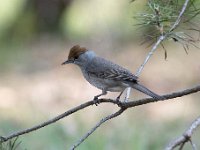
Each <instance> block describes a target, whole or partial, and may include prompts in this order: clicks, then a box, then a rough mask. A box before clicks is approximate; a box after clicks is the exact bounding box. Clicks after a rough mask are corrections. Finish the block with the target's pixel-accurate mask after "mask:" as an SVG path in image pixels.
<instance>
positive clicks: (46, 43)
mask: <svg viewBox="0 0 200 150" xmlns="http://www.w3.org/2000/svg"><path fill="white" fill-rule="evenodd" d="M145 2H146V1H145V0H140V1H136V2H134V3H130V1H129V0H125V1H118V2H116V1H114V0H88V1H83V0H6V1H3V0H1V1H0V20H1V21H0V135H2V136H3V135H8V134H10V133H13V132H14V131H17V130H21V129H24V128H29V127H31V126H33V125H36V124H38V123H41V122H43V121H46V120H48V119H50V118H53V117H55V116H56V115H58V114H60V113H63V112H64V111H66V110H68V109H70V108H73V107H75V106H77V105H79V104H81V103H84V102H86V101H88V100H91V99H92V98H93V96H94V95H97V94H98V93H99V92H100V91H99V90H98V89H96V88H94V87H93V86H91V85H89V83H87V82H86V81H85V79H84V78H83V77H82V75H81V72H80V70H79V68H77V67H76V66H74V65H69V66H61V65H60V64H61V63H62V62H63V61H64V60H66V58H67V56H68V52H69V49H70V47H72V46H73V45H75V44H80V45H81V46H85V47H87V48H89V49H92V50H94V51H95V52H96V53H97V54H98V55H101V56H102V57H105V58H107V59H110V60H112V61H114V62H116V63H118V64H120V65H122V66H124V67H126V68H128V69H130V70H131V71H132V72H133V73H134V72H136V70H137V68H138V67H139V66H140V64H141V63H142V62H143V60H144V58H145V56H146V54H147V53H148V51H149V47H148V48H147V45H141V44H140V43H141V41H142V40H141V39H140V38H139V37H140V35H141V34H142V33H141V32H142V31H143V30H139V29H138V27H136V26H134V24H135V23H137V22H136V20H134V19H133V16H134V14H136V13H137V12H139V11H142V10H143V7H144V3H145ZM165 46H166V49H167V51H168V58H167V60H165V59H164V51H163V49H162V48H159V49H158V50H157V51H156V52H155V54H154V56H153V57H152V58H151V60H150V61H149V62H148V64H147V65H146V67H145V69H144V70H143V72H142V74H141V76H140V82H141V83H142V84H144V85H145V86H147V87H148V88H150V89H152V90H153V91H155V92H156V93H158V94H166V93H171V92H173V91H179V90H181V89H185V88H188V87H192V86H194V85H197V84H198V83H199V82H200V64H199V60H200V54H199V52H200V51H199V49H196V48H193V47H190V50H189V54H188V55H186V54H185V52H184V50H183V48H182V46H181V45H179V44H174V43H171V42H168V44H167V45H165ZM83 89H84V90H83ZM117 94H118V93H109V94H108V96H106V97H109V98H115V97H116V96H117ZM141 97H145V95H143V94H141V93H139V92H136V91H132V95H131V99H138V98H141ZM198 100H199V93H197V94H193V95H189V96H185V97H182V98H177V99H175V100H171V101H166V102H159V103H153V104H148V105H145V106H140V107H137V108H132V109H129V110H128V111H126V112H125V113H124V114H122V115H121V116H119V117H118V118H115V119H113V120H111V121H109V122H107V123H105V124H104V125H102V126H101V127H100V128H99V129H98V130H97V131H96V132H95V133H94V134H93V135H91V136H90V137H89V138H88V139H87V140H86V141H85V142H84V143H83V144H82V145H81V146H80V147H79V148H77V149H80V150H88V149H94V150H102V149H103V150H121V149H124V150H130V149H134V150H160V149H163V148H164V147H165V146H166V144H167V143H168V142H169V141H171V140H172V139H174V138H175V137H177V136H179V135H180V134H181V133H182V132H183V131H184V130H185V129H186V128H187V127H188V126H189V125H190V123H191V122H192V121H193V120H194V119H195V118H196V117H197V116H198V115H199V114H200V109H199V104H200V102H199V101H198ZM116 110H117V107H116V106H113V105H112V104H101V105H99V106H98V107H96V106H92V107H90V108H87V109H85V110H82V111H80V112H78V113H76V114H73V115H71V116H69V117H67V118H64V119H62V120H61V121H59V122H57V123H55V124H52V125H50V126H48V127H45V128H43V129H40V130H37V131H35V132H32V133H29V134H27V135H23V136H21V137H20V138H19V141H22V143H21V144H20V148H19V149H28V150H35V149H41V150H64V149H69V147H70V146H71V145H72V144H73V143H74V142H76V140H78V139H79V138H80V137H81V136H82V135H83V134H84V133H86V132H87V131H88V130H89V129H90V128H91V127H93V126H94V125H95V124H96V123H97V122H98V121H99V120H100V119H101V118H102V117H104V116H106V115H108V114H110V113H112V112H114V111H116ZM199 139H200V131H199V130H198V131H197V132H196V133H195V134H194V138H193V140H194V143H195V144H197V147H198V148H200V143H199ZM185 149H191V146H190V145H187V146H186V147H185Z"/></svg>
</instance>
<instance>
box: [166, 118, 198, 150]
mask: <svg viewBox="0 0 200 150" xmlns="http://www.w3.org/2000/svg"><path fill="white" fill-rule="evenodd" d="M199 126H200V117H198V118H197V119H196V120H195V121H194V122H193V123H192V124H191V125H190V127H189V128H188V129H187V130H186V131H185V132H184V133H183V134H182V136H180V137H178V138H177V139H175V140H173V141H172V142H170V144H169V145H168V146H167V147H166V148H165V150H173V149H174V148H176V147H178V146H180V149H182V148H183V146H184V145H185V143H186V142H190V143H191V145H192V148H193V150H196V146H195V144H194V143H192V140H191V138H192V134H193V133H194V131H195V130H196V129H197V128H198V127H199Z"/></svg>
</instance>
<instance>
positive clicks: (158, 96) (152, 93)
mask: <svg viewBox="0 0 200 150" xmlns="http://www.w3.org/2000/svg"><path fill="white" fill-rule="evenodd" d="M131 87H132V88H134V89H136V90H138V91H140V92H142V93H144V94H146V95H149V96H151V97H153V98H155V99H163V98H164V97H162V96H160V95H158V94H156V93H154V92H152V91H151V90H149V89H147V88H146V87H144V86H143V85H141V84H138V83H135V84H133V85H132V86H131Z"/></svg>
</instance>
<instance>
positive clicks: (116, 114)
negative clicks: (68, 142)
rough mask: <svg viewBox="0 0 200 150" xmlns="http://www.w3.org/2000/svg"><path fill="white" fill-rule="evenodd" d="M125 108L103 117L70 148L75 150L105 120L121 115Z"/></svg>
mask: <svg viewBox="0 0 200 150" xmlns="http://www.w3.org/2000/svg"><path fill="white" fill-rule="evenodd" d="M124 110H125V108H124V109H123V108H121V109H120V110H118V111H117V112H115V113H113V114H111V115H108V116H107V117H105V118H103V119H101V120H100V121H99V122H98V123H97V124H96V125H95V126H94V127H93V128H92V129H91V130H89V131H88V132H87V133H86V134H85V135H83V136H82V138H80V140H78V141H77V143H75V144H74V145H73V146H72V147H71V148H70V150H74V149H75V148H76V147H78V146H79V145H80V144H81V143H83V142H84V141H85V139H86V138H88V136H90V135H91V134H92V133H93V132H94V131H95V130H96V129H97V128H98V127H100V126H101V125H102V124H103V123H104V122H106V121H108V120H110V119H112V118H115V117H117V116H119V115H121V114H122V113H123V112H124Z"/></svg>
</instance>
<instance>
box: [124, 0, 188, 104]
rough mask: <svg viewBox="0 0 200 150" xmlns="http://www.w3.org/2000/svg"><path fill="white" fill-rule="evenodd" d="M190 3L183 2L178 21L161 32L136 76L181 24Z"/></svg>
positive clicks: (128, 91)
mask: <svg viewBox="0 0 200 150" xmlns="http://www.w3.org/2000/svg"><path fill="white" fill-rule="evenodd" d="M188 3H189V0H185V3H184V4H183V7H182V9H181V11H180V13H179V15H178V17H177V19H176V21H175V22H174V24H173V25H172V27H171V28H170V30H169V31H168V32H166V33H165V34H163V33H162V34H161V35H160V37H159V38H158V40H157V42H156V43H155V44H154V45H153V47H152V49H151V50H150V51H149V53H148V54H147V56H146V58H145V60H144V62H143V64H142V65H141V66H140V67H139V69H138V70H137V71H136V74H135V75H136V76H139V75H140V74H141V72H142V70H143V69H144V66H145V65H146V63H147V62H148V61H149V59H150V57H151V56H152V55H153V53H154V52H155V50H156V49H157V48H158V46H159V45H160V44H161V43H162V41H164V40H165V39H166V38H167V37H168V34H170V33H171V32H173V31H174V30H175V29H176V28H177V27H178V25H179V23H180V21H181V18H182V16H183V14H184V12H185V10H186V8H187V5H188ZM130 92H131V88H130V87H129V88H128V90H127V92H126V97H125V101H128V99H129V97H130Z"/></svg>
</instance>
